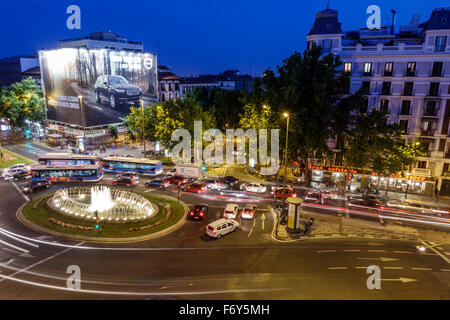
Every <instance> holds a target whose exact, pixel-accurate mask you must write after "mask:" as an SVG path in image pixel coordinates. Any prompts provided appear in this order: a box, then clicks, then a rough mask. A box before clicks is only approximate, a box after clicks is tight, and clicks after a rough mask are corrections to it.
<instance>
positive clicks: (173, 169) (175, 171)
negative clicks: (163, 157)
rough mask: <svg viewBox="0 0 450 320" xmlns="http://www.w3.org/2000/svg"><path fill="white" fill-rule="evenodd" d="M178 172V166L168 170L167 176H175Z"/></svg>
mask: <svg viewBox="0 0 450 320" xmlns="http://www.w3.org/2000/svg"><path fill="white" fill-rule="evenodd" d="M176 174H177V168H172V169H170V170H169V171H167V173H166V176H168V177H173V176H174V175H176Z"/></svg>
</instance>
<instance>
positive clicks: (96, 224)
mask: <svg viewBox="0 0 450 320" xmlns="http://www.w3.org/2000/svg"><path fill="white" fill-rule="evenodd" d="M98 229H100V219H99V218H97V219H96V220H95V230H98Z"/></svg>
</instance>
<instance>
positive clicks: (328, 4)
mask: <svg viewBox="0 0 450 320" xmlns="http://www.w3.org/2000/svg"><path fill="white" fill-rule="evenodd" d="M327 9H330V0H327Z"/></svg>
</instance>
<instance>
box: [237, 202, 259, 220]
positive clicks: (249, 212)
mask: <svg viewBox="0 0 450 320" xmlns="http://www.w3.org/2000/svg"><path fill="white" fill-rule="evenodd" d="M255 215H256V206H255V205H248V206H245V208H244V209H243V210H242V212H241V218H242V219H254V218H255Z"/></svg>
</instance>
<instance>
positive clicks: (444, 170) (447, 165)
mask: <svg viewBox="0 0 450 320" xmlns="http://www.w3.org/2000/svg"><path fill="white" fill-rule="evenodd" d="M449 165H450V163H448V162H446V163H444V168H443V169H442V173H444V172H448V171H449V167H450V166H449Z"/></svg>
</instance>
